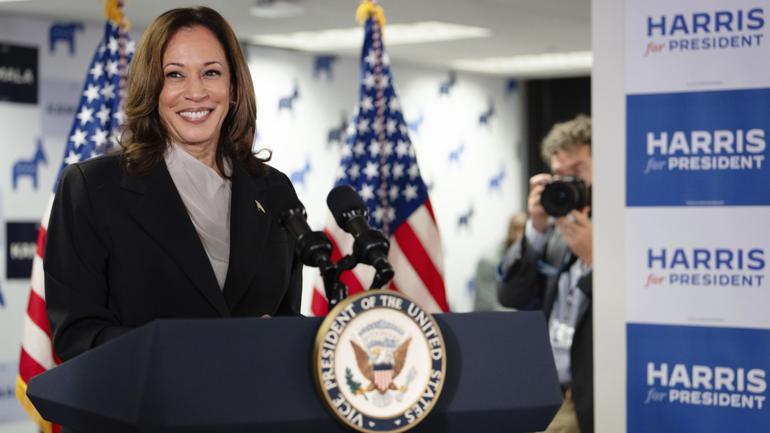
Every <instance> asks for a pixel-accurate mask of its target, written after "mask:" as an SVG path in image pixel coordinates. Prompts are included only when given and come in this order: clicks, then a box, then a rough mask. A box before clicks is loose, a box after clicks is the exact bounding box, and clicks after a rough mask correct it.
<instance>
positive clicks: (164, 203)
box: [123, 162, 230, 317]
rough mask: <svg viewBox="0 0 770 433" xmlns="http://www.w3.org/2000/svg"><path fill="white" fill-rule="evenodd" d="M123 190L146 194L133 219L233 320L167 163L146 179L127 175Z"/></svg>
mask: <svg viewBox="0 0 770 433" xmlns="http://www.w3.org/2000/svg"><path fill="white" fill-rule="evenodd" d="M123 187H124V188H127V189H130V190H133V191H135V192H139V193H142V194H143V197H142V198H141V199H140V200H139V201H138V203H137V204H136V206H134V207H133V209H132V210H131V215H132V217H133V218H134V219H135V220H136V221H137V222H138V223H139V224H140V225H141V226H142V227H143V228H144V229H145V230H146V231H147V233H148V234H149V235H150V237H152V238H153V239H154V240H155V241H156V242H157V243H158V244H159V245H160V246H161V247H162V248H163V249H164V250H165V251H166V252H167V253H168V254H169V256H171V257H172V258H173V259H174V261H175V262H176V263H177V265H178V266H179V267H180V268H181V269H182V270H183V271H184V273H185V274H186V275H187V276H188V277H189V278H190V280H191V281H192V282H193V285H194V286H195V288H196V289H197V290H198V291H200V292H201V294H202V295H203V296H204V297H205V298H206V299H207V300H208V302H209V303H210V304H211V306H212V307H213V308H214V309H215V310H216V311H217V312H218V313H219V314H220V315H221V316H224V317H228V316H230V310H229V308H228V307H227V304H226V303H225V299H224V297H223V296H222V292H221V291H220V289H219V284H218V283H217V280H216V276H215V275H214V271H213V269H212V268H211V262H210V261H209V259H208V256H207V255H206V252H205V250H204V249H203V244H202V243H201V241H200V238H199V237H198V233H197V232H196V230H195V227H194V226H193V224H192V221H191V220H190V216H189V215H188V213H187V209H186V208H185V206H184V203H183V202H182V199H181V198H180V197H179V193H178V192H177V190H176V187H175V186H174V181H173V180H172V179H171V175H170V174H169V172H168V169H167V168H166V164H165V162H162V163H160V164H159V165H158V167H157V168H155V169H154V170H153V171H152V172H151V173H150V174H148V175H146V176H141V177H139V176H130V175H124V178H123Z"/></svg>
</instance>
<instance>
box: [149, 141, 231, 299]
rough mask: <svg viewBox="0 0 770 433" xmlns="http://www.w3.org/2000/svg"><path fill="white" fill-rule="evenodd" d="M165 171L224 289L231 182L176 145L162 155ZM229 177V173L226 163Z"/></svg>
mask: <svg viewBox="0 0 770 433" xmlns="http://www.w3.org/2000/svg"><path fill="white" fill-rule="evenodd" d="M164 157H165V160H166V166H168V172H169V173H170V174H171V179H173V181H174V185H175V186H176V189H177V191H179V196H180V197H181V198H182V202H183V203H184V205H185V208H187V213H188V214H189V215H190V220H192V223H193V226H195V230H196V231H197V232H198V236H199V237H200V240H201V243H202V244H203V248H204V249H205V250H206V255H207V256H208V258H209V261H210V262H211V268H212V269H213V270H214V275H216V277H217V282H218V283H219V288H220V289H224V287H225V277H226V276H227V267H228V265H229V264H230V195H231V192H232V186H231V184H230V180H228V179H223V178H222V177H221V176H219V174H218V173H217V172H216V171H215V170H214V169H213V168H211V167H209V166H207V165H206V164H204V163H202V162H201V161H198V160H197V159H195V157H194V156H192V155H190V154H189V153H187V152H186V151H185V150H184V149H182V148H181V147H179V146H178V145H176V144H173V143H172V144H171V145H169V146H168V148H167V150H166V154H165V155H164ZM225 171H226V172H227V174H228V176H229V175H230V173H231V172H232V168H231V167H230V165H229V164H225Z"/></svg>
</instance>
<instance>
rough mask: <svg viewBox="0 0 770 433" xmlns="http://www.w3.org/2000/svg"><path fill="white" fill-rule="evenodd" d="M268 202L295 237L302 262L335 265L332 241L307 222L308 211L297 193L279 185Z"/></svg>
mask: <svg viewBox="0 0 770 433" xmlns="http://www.w3.org/2000/svg"><path fill="white" fill-rule="evenodd" d="M269 198H270V201H269V202H268V203H267V204H268V205H269V209H270V210H271V213H272V214H273V215H274V216H275V217H276V219H277V220H278V223H279V224H280V225H282V226H283V227H285V228H286V230H287V231H288V232H289V233H290V234H291V235H292V237H294V239H295V240H296V242H297V251H298V253H299V258H300V261H301V262H302V264H304V265H305V266H312V267H316V268H321V269H322V271H323V270H324V269H326V268H329V267H331V266H333V264H332V262H331V254H332V243H331V242H330V241H329V239H328V238H327V237H326V235H325V234H324V232H321V231H317V232H314V231H313V230H311V229H310V226H308V224H307V212H305V207H304V206H302V203H300V201H299V198H297V194H296V193H295V192H294V191H293V190H292V189H291V188H289V187H288V186H286V185H277V186H276V187H275V192H274V193H273V194H271V195H270V197H269Z"/></svg>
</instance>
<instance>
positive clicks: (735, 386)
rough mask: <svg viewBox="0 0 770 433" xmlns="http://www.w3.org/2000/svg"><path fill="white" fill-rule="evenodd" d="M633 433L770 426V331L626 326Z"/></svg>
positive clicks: (716, 432)
mask: <svg viewBox="0 0 770 433" xmlns="http://www.w3.org/2000/svg"><path fill="white" fill-rule="evenodd" d="M627 338H628V340H627V345H628V347H627V349H628V369H627V375H628V376H627V384H628V386H627V390H628V399H627V402H628V419H627V422H628V433H661V432H685V431H687V432H698V433H725V432H730V433H742V432H752V433H754V432H758V431H764V429H765V428H766V427H767V426H770V409H768V401H767V396H768V391H767V381H768V377H767V372H768V371H769V370H770V330H765V329H740V328H712V327H696V326H669V325H648V324H636V323H629V324H628V325H627Z"/></svg>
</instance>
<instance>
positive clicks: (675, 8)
mask: <svg viewBox="0 0 770 433" xmlns="http://www.w3.org/2000/svg"><path fill="white" fill-rule="evenodd" d="M768 13H770V8H768V3H767V0H700V1H694V2H683V1H671V0H645V1H627V2H626V20H625V35H626V38H625V65H626V80H625V81H626V91H627V92H628V93H659V92H678V91H684V90H707V89H708V90H717V89H737V88H744V89H745V88H757V87H767V86H770V76H769V75H768V74H767V73H766V70H767V58H768V56H770V40H768V37H769V36H770V22H768V20H770V15H768Z"/></svg>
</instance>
